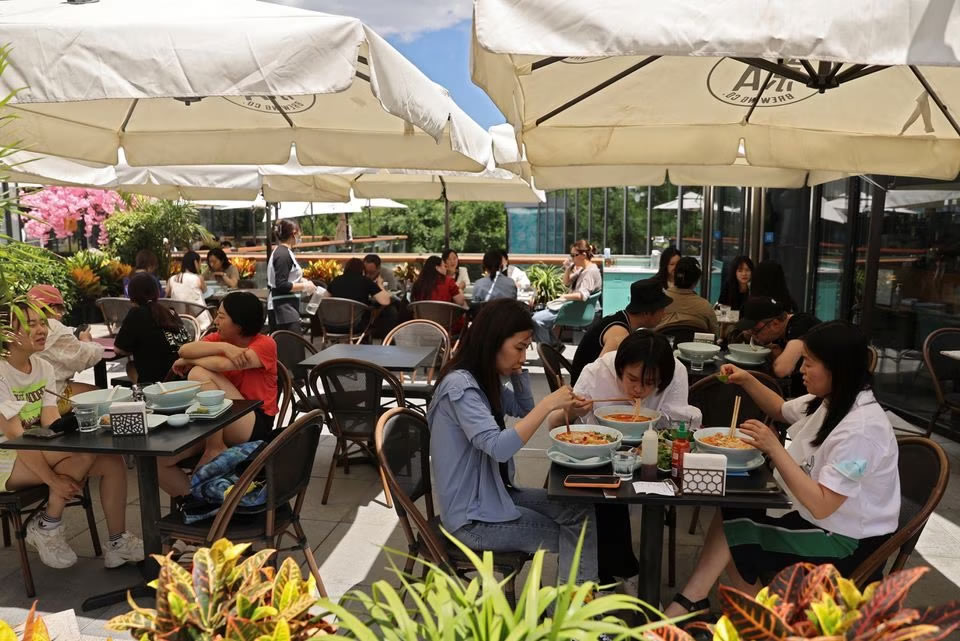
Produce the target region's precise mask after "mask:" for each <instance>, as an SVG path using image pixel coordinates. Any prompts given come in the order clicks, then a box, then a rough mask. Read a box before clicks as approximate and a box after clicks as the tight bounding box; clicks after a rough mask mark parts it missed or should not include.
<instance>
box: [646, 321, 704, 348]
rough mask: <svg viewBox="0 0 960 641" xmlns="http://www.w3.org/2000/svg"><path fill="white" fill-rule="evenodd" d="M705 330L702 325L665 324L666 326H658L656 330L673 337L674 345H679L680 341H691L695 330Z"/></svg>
mask: <svg viewBox="0 0 960 641" xmlns="http://www.w3.org/2000/svg"><path fill="white" fill-rule="evenodd" d="M706 331H707V330H705V329H703V328H702V327H694V326H693V325H667V326H666V327H658V328H657V332H658V333H660V334H663V335H664V336H666V337H668V338H669V337H671V336H672V337H673V344H674V346H676V345H679V344H680V343H691V342H693V335H694V334H696V333H697V332H706Z"/></svg>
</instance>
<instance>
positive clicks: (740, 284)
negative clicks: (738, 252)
mask: <svg viewBox="0 0 960 641" xmlns="http://www.w3.org/2000/svg"><path fill="white" fill-rule="evenodd" d="M752 278H753V261H752V260H750V257H749V256H737V257H736V258H734V259H733V260H731V261H730V264H729V265H728V266H727V277H726V278H725V279H723V286H722V287H721V288H720V298H719V299H718V300H717V302H718V303H720V304H721V305H729V306H730V309H734V310H737V311H740V310H741V309H743V305H744V303H746V302H747V299H748V298H750V281H751V279H752Z"/></svg>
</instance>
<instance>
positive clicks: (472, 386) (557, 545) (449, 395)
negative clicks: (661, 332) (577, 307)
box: [427, 299, 597, 583]
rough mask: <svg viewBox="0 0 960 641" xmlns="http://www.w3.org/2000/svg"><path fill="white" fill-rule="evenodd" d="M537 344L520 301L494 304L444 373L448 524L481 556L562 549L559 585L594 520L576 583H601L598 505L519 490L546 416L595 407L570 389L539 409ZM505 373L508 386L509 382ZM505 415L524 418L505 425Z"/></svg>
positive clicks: (440, 415) (441, 477)
mask: <svg viewBox="0 0 960 641" xmlns="http://www.w3.org/2000/svg"><path fill="white" fill-rule="evenodd" d="M532 340H533V323H532V321H531V320H530V312H529V311H528V310H527V308H526V307H525V306H524V305H523V304H522V303H519V302H517V301H514V300H509V299H498V300H494V301H490V302H489V303H487V304H486V305H485V306H484V308H483V309H482V310H481V311H480V313H479V314H477V318H476V320H475V321H474V322H473V324H472V325H471V327H470V329H469V330H468V332H467V336H466V337H465V338H464V339H463V342H462V344H461V346H460V349H459V350H458V351H457V353H456V354H455V355H454V356H453V358H452V360H451V361H450V362H449V363H448V364H447V365H446V366H445V367H444V369H443V371H442V372H441V373H440V378H439V381H438V383H437V386H436V391H435V392H434V395H433V400H432V402H431V404H430V408H429V410H428V411H427V420H428V421H429V424H430V455H431V459H432V467H433V476H434V478H435V483H434V492H435V496H436V498H437V503H438V506H439V511H440V519H441V521H442V523H443V526H444V528H446V529H447V530H448V531H449V532H451V533H452V534H453V536H455V537H456V538H457V539H459V540H460V541H462V542H463V543H464V544H466V545H467V546H468V547H470V548H471V549H473V550H491V551H492V552H495V553H496V552H511V551H515V552H534V551H536V550H537V549H540V548H543V549H545V550H548V551H552V552H559V556H560V569H559V575H558V576H559V577H561V580H564V579H565V578H566V577H567V576H569V570H570V566H571V562H572V560H573V556H574V552H575V550H576V546H577V540H578V538H579V536H580V531H581V528H582V527H583V525H584V523H586V535H585V539H584V544H583V549H582V550H581V552H580V564H579V567H578V570H577V582H578V583H582V582H584V581H595V580H596V578H597V539H596V532H597V530H596V524H595V523H594V519H593V518H592V516H593V509H592V508H590V507H589V506H587V507H584V506H582V505H577V504H569V503H564V502H560V501H551V500H550V499H548V498H547V491H546V490H544V489H539V488H537V489H533V488H523V487H520V486H518V485H517V484H516V479H515V476H514V463H513V456H514V454H516V453H517V452H518V451H520V449H521V448H522V447H523V446H524V444H525V443H527V441H529V440H530V438H531V437H532V436H533V435H534V433H535V432H536V431H537V429H539V427H540V425H541V424H543V422H544V420H545V419H546V418H547V416H548V415H549V414H550V413H551V412H553V411H554V410H567V411H570V412H574V413H578V414H582V413H583V412H585V411H587V410H588V409H589V403H588V402H584V401H582V400H581V399H578V398H577V397H575V396H574V394H573V392H572V390H571V389H570V388H569V387H562V388H560V389H559V390H557V391H556V392H553V393H552V394H550V395H549V396H547V397H546V398H544V399H543V400H542V401H540V402H539V403H537V404H534V400H533V394H532V392H531V385H530V376H529V374H528V373H527V372H526V371H525V370H524V369H523V364H524V361H525V360H526V356H527V349H528V348H529V347H530V343H531V341H532ZM506 377H509V379H510V382H509V383H508V384H506V385H504V384H503V383H502V382H501V378H506ZM506 415H511V416H516V417H518V418H520V420H519V421H517V423H516V424H515V425H514V426H512V427H507V426H506V423H505V420H504V417H505V416H506ZM588 517H591V518H588Z"/></svg>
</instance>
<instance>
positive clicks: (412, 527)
mask: <svg viewBox="0 0 960 641" xmlns="http://www.w3.org/2000/svg"><path fill="white" fill-rule="evenodd" d="M376 448H377V457H378V459H379V460H380V468H381V470H382V471H383V473H384V476H385V478H386V481H387V484H388V486H389V487H390V492H391V493H392V494H393V497H394V509H396V511H397V516H398V517H400V526H401V527H402V528H403V533H404V535H405V536H406V538H407V554H408V556H407V561H406V567H405V568H404V571H405V573H406V574H408V575H409V574H410V573H411V572H412V570H413V566H414V563H415V562H416V559H417V557H423V558H424V559H426V560H427V561H429V562H431V563H434V564H436V565H440V566H443V567H447V568H450V569H451V570H452V571H454V572H456V573H457V574H458V575H461V576H462V575H464V574H466V573H468V572H471V571H474V569H475V568H474V566H473V563H471V562H470V560H469V559H468V558H467V557H466V556H464V554H463V552H462V551H461V550H460V549H459V548H458V547H457V546H455V545H454V544H453V543H452V542H451V541H450V540H449V539H447V538H446V536H444V535H443V533H442V532H441V531H440V519H439V517H438V516H437V515H435V514H434V511H433V495H432V488H431V483H430V429H429V428H428V427H427V421H426V419H425V418H424V417H423V415H422V414H420V413H418V412H415V411H413V410H411V409H409V408H395V409H392V410H389V411H388V412H387V413H386V414H384V415H383V416H381V417H380V420H379V421H378V422H377V427H376ZM420 499H423V502H424V505H425V507H426V512H427V513H426V515H424V514H423V513H422V512H421V511H420V509H419V508H418V507H417V505H416V502H417V501H419V500H420ZM532 558H533V555H532V554H529V553H527V552H498V553H497V554H496V555H494V559H493V567H494V570H495V571H496V572H498V573H500V574H502V575H503V576H504V577H505V581H506V584H505V586H504V592H505V593H506V597H507V600H508V601H509V602H510V603H511V604H515V603H516V586H515V583H516V577H517V575H518V574H520V571H521V570H522V569H523V566H524V564H525V563H526V562H527V561H529V560H530V559H532Z"/></svg>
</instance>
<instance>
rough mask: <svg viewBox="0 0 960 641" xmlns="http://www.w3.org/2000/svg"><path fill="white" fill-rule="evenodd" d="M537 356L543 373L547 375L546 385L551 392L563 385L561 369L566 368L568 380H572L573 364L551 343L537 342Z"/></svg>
mask: <svg viewBox="0 0 960 641" xmlns="http://www.w3.org/2000/svg"><path fill="white" fill-rule="evenodd" d="M537 356H539V357H540V362H541V363H543V370H544V373H545V374H546V375H547V385H549V386H550V391H551V392H556V391H557V390H558V389H560V386H561V385H563V384H564V383H563V370H567V377H568V379H567V380H568V381H570V382H571V383H572V381H573V366H572V365H571V364H570V361H568V360H567V359H566V358H564V356H563V354H561V353H560V350H558V349H557V348H556V347H554V346H552V345H545V344H543V343H537Z"/></svg>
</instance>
